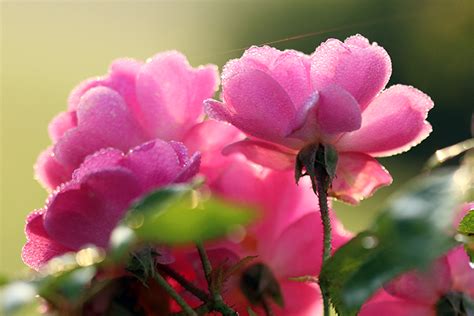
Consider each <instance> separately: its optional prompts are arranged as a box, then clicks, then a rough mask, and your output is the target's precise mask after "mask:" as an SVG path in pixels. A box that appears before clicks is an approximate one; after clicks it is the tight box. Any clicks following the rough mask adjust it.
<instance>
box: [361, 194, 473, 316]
mask: <svg viewBox="0 0 474 316" xmlns="http://www.w3.org/2000/svg"><path fill="white" fill-rule="evenodd" d="M472 209H474V202H470V203H466V204H463V205H462V207H461V210H460V211H459V212H458V214H456V215H458V216H456V217H455V219H454V223H453V228H454V229H455V230H457V226H458V225H459V222H460V221H461V219H462V218H463V217H464V216H465V215H466V214H467V212H468V211H469V210H472ZM463 295H464V297H465V298H467V299H470V300H472V301H474V266H473V265H472V263H470V260H469V257H468V255H467V254H466V251H465V250H464V247H463V246H458V247H456V248H454V249H453V250H451V251H449V252H448V253H447V254H446V255H444V256H442V257H441V258H439V259H438V260H436V261H435V262H434V263H433V264H432V265H431V267H429V269H427V270H426V271H412V272H408V273H405V274H403V275H402V276H400V277H398V278H397V279H395V280H394V281H391V282H390V283H388V285H386V286H384V290H381V291H379V292H378V293H376V294H375V295H374V296H373V297H372V298H371V299H370V300H369V301H368V302H367V303H366V304H364V306H363V307H362V309H361V312H360V314H359V315H361V316H378V315H393V316H437V315H458V314H456V313H454V311H457V312H458V313H459V315H465V312H464V313H462V308H464V307H462V306H461V305H459V306H458V305H456V304H459V302H460V301H459V300H460V299H463ZM456 302H457V303H456ZM459 309H461V310H459Z"/></svg>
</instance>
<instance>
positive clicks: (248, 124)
mask: <svg viewBox="0 0 474 316" xmlns="http://www.w3.org/2000/svg"><path fill="white" fill-rule="evenodd" d="M223 96H224V102H225V103H226V106H227V107H229V111H230V112H231V113H232V116H231V121H230V123H232V124H233V125H234V126H236V127H238V128H240V129H241V130H242V131H244V132H246V133H248V134H250V135H253V136H256V137H260V138H263V139H267V140H273V139H279V138H282V137H285V136H287V135H288V134H289V133H290V132H291V130H292V129H293V128H294V127H295V116H296V110H295V107H294V105H293V103H292V101H291V99H290V97H289V96H288V94H287V93H286V92H285V90H284V89H283V88H282V87H281V86H280V84H279V83H278V82H277V81H276V80H275V79H273V78H272V77H271V76H270V75H268V74H267V73H265V72H263V71H261V70H256V69H244V70H242V71H241V72H239V73H237V74H235V75H233V76H232V79H229V80H227V83H226V84H225V85H224V87H223Z"/></svg>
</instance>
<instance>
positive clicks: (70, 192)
mask: <svg viewBox="0 0 474 316" xmlns="http://www.w3.org/2000/svg"><path fill="white" fill-rule="evenodd" d="M139 192H140V191H139V186H138V183H137V180H136V178H135V177H134V176H133V174H132V173H131V172H130V171H129V170H127V169H125V168H118V167H116V168H115V169H108V170H104V171H99V172H96V173H93V174H90V175H89V176H87V178H85V179H83V181H82V183H81V184H80V185H78V184H75V183H74V182H71V183H69V184H68V185H66V186H65V187H64V188H62V190H60V191H59V192H58V193H56V195H55V196H53V197H52V199H51V202H50V204H49V207H48V211H47V212H46V214H45V217H44V225H45V228H46V231H47V232H48V234H49V235H50V236H51V238H52V239H54V240H60V241H61V243H62V244H64V245H65V246H67V247H70V248H72V249H74V250H78V249H80V248H81V247H83V246H85V245H87V244H94V245H97V246H99V247H106V246H107V244H108V241H109V237H110V233H111V232H112V230H113V228H115V226H116V225H117V223H118V221H119V220H120V219H121V218H122V217H123V215H124V213H125V212H126V211H127V208H128V205H129V203H130V202H131V200H132V199H133V198H134V197H136V196H138V195H139Z"/></svg>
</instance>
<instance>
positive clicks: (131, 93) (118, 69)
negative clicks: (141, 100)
mask: <svg viewBox="0 0 474 316" xmlns="http://www.w3.org/2000/svg"><path fill="white" fill-rule="evenodd" d="M141 65H142V63H141V62H139V61H136V60H134V59H131V58H121V59H116V60H114V61H113V62H112V64H111V65H110V67H109V73H108V74H107V75H106V76H103V77H97V78H91V79H88V80H86V81H84V82H82V83H81V84H79V85H78V86H77V87H76V88H75V89H74V90H72V92H71V94H70V95H69V99H68V104H69V110H70V111H74V110H77V108H78V106H79V103H80V102H81V98H82V96H83V95H84V94H85V93H86V92H87V91H89V90H90V89H92V88H94V87H108V88H110V89H112V90H114V91H115V92H117V93H118V94H120V95H121V96H122V98H123V99H124V100H125V103H126V104H127V105H128V106H129V109H130V110H131V111H132V112H133V113H135V114H136V115H137V118H138V117H139V112H138V105H137V100H136V95H135V80H136V77H137V74H138V71H139V70H140V67H141Z"/></svg>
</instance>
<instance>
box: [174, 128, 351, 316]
mask: <svg viewBox="0 0 474 316" xmlns="http://www.w3.org/2000/svg"><path fill="white" fill-rule="evenodd" d="M193 130H194V132H193V133H190V134H189V135H192V137H190V138H189V139H187V140H185V143H186V144H187V143H188V142H189V143H190V144H193V145H190V146H191V147H192V146H195V148H199V150H200V151H201V152H202V155H203V159H202V160H203V163H202V168H201V172H202V174H203V175H205V176H206V177H207V178H208V182H207V185H208V186H209V188H210V190H211V192H212V193H213V194H214V195H217V196H220V197H221V198H225V199H227V200H230V201H232V202H237V203H244V204H250V205H253V206H254V207H256V210H257V211H258V212H259V214H260V219H259V221H258V222H257V223H256V224H254V225H253V226H252V227H249V228H248V229H246V230H245V234H244V235H243V236H240V238H241V240H239V236H233V237H232V238H231V240H230V241H225V240H221V241H216V242H215V243H213V244H211V245H209V246H208V254H209V256H210V257H211V261H212V264H213V266H214V268H217V267H220V266H222V265H224V266H230V265H231V264H233V263H236V262H237V261H238V260H239V259H242V258H244V257H246V256H258V257H257V258H256V259H254V260H253V261H251V262H250V263H249V266H252V265H254V264H256V263H263V264H264V265H266V266H267V267H269V269H270V270H271V271H272V272H273V274H274V275H275V278H276V280H277V281H278V282H279V283H280V286H281V289H282V293H283V299H284V302H285V307H284V308H280V307H278V306H276V305H272V308H273V309H274V310H275V312H276V314H277V315H320V314H322V300H321V296H320V291H319V286H318V284H317V283H314V282H297V281H292V280H290V279H289V278H291V277H298V276H307V275H310V276H317V275H318V274H319V270H320V268H321V261H322V238H323V233H322V225H321V218H320V212H319V209H318V206H317V203H316V201H315V200H314V193H313V192H312V189H311V184H310V182H309V179H302V183H301V185H300V186H295V185H294V178H293V173H292V172H291V171H276V170H272V169H269V168H265V167H262V166H260V165H257V164H254V163H252V162H251V161H249V160H247V159H246V158H245V157H244V156H243V155H239V154H234V155H230V156H228V157H225V156H221V155H220V154H219V152H220V150H221V149H222V147H224V146H225V145H226V144H228V143H229V141H232V140H233V139H236V138H237V137H240V136H241V135H242V134H241V133H240V132H238V130H236V129H235V128H234V127H232V126H230V125H227V124H226V123H222V122H216V121H206V122H204V123H201V124H199V125H196V126H195V127H194V128H193ZM207 135H217V136H218V137H216V138H209V137H207ZM191 151H192V149H191ZM212 166H214V167H215V168H214V169H213V168H212ZM331 219H332V224H333V246H334V248H335V249H337V248H338V247H339V246H341V245H342V244H343V243H345V242H346V241H347V240H348V239H349V238H350V237H351V236H350V234H349V233H347V232H346V231H345V230H344V229H343V228H342V226H341V224H340V222H339V221H338V220H337V218H336V217H335V216H334V215H333V214H331ZM177 258H178V259H177V261H176V262H175V263H174V268H175V269H176V270H178V271H179V272H180V273H182V274H184V275H185V276H186V277H187V278H188V279H190V280H191V281H193V282H194V283H195V284H198V285H200V286H201V287H202V288H203V289H205V288H206V285H205V280H204V276H203V274H202V267H201V265H200V262H199V256H198V255H197V253H195V252H194V251H191V252H188V253H187V254H184V255H183V256H181V257H180V256H177ZM295 258H297V259H295ZM247 268H248V267H247ZM247 268H244V269H243V270H242V271H240V272H239V273H237V274H236V275H235V276H234V277H232V278H231V279H230V280H229V281H228V282H227V283H226V285H225V289H224V300H225V301H226V302H227V303H228V304H229V305H230V306H232V307H233V308H235V309H236V310H237V311H238V312H240V313H241V315H247V310H246V309H247V306H249V304H250V303H249V302H248V301H247V300H246V299H245V297H244V294H243V293H242V291H241V290H240V287H239V283H240V281H241V280H242V278H243V273H244V271H245V270H246V269H247ZM182 294H183V295H185V297H186V298H187V299H188V300H189V301H190V302H191V303H193V304H195V305H196V306H197V305H199V301H198V300H195V299H194V300H193V299H192V296H191V295H186V293H182ZM252 308H253V309H254V310H255V311H256V312H257V313H258V314H259V315H264V313H263V310H262V309H261V308H260V307H258V306H257V307H252Z"/></svg>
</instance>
